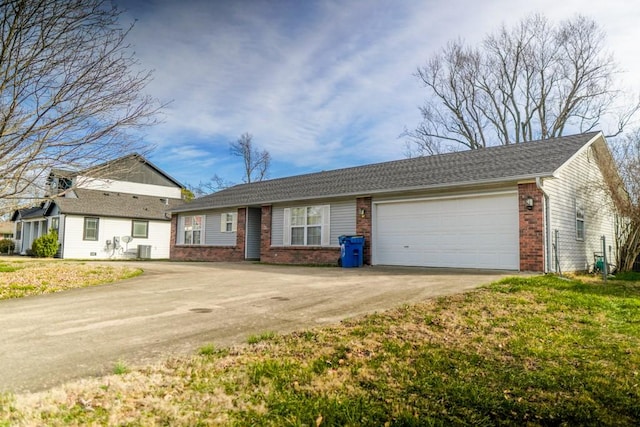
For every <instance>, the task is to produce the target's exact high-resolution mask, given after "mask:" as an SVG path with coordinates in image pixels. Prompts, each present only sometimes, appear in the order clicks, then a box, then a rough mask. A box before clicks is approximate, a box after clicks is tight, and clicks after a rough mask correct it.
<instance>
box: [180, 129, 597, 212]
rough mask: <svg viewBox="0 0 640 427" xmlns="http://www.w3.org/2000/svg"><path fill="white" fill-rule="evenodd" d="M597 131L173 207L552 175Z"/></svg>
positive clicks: (275, 183)
mask: <svg viewBox="0 0 640 427" xmlns="http://www.w3.org/2000/svg"><path fill="white" fill-rule="evenodd" d="M598 134H599V132H590V133H585V134H579V135H571V136H564V137H559V138H552V139H546V140H540V141H531V142H527V143H521V144H513V145H506V146H497V147H490V148H485V149H481V150H472V151H463V152H457V153H448V154H441V155H435V156H427V157H416V158H411V159H404V160H397V161H391V162H384V163H376V164H371V165H365V166H358V167H352V168H346V169H338V170H332V171H326V172H318V173H311V174H306V175H298V176H292V177H288V178H279V179H272V180H267V181H261V182H256V183H251V184H241V185H236V186H234V187H230V188H227V189H225V190H222V191H218V192H216V193H213V194H210V195H207V196H204V197H200V198H198V199H195V200H193V201H191V202H189V203H186V204H183V205H180V206H177V207H175V208H173V209H171V211H172V212H185V211H193V210H198V209H207V208H215V207H220V208H222V207H234V206H249V205H260V204H270V203H276V202H285V201H293V200H309V199H315V198H325V197H327V198H328V197H337V196H350V195H354V196H355V195H367V194H382V193H390V192H395V191H409V190H414V189H420V188H425V189H428V188H447V187H453V186H459V185H465V184H481V183H490V182H501V181H504V182H506V181H514V180H520V179H531V178H535V177H545V176H551V175H552V174H553V173H554V171H556V170H557V169H558V168H559V167H560V166H562V165H563V164H564V163H565V162H566V161H567V160H569V159H570V158H571V157H572V156H573V155H574V154H576V153H577V152H578V151H579V150H580V149H581V148H582V147H584V146H585V145H586V144H587V143H588V142H589V141H591V140H593V139H594V137H596V136H597V135H598Z"/></svg>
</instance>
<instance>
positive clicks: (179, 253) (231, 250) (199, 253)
mask: <svg viewBox="0 0 640 427" xmlns="http://www.w3.org/2000/svg"><path fill="white" fill-rule="evenodd" d="M171 259H172V260H174V261H243V260H244V250H242V251H241V250H239V249H238V248H237V247H236V246H182V245H176V246H174V247H172V249H171Z"/></svg>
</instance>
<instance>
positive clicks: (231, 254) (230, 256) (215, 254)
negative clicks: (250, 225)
mask: <svg viewBox="0 0 640 427" xmlns="http://www.w3.org/2000/svg"><path fill="white" fill-rule="evenodd" d="M246 214H247V210H246V209H244V208H241V209H238V222H237V225H238V227H237V232H236V245H235V246H206V245H201V246H189V245H177V244H176V243H175V242H176V233H177V230H178V227H177V225H178V216H177V215H173V216H172V217H171V246H170V248H169V251H170V252H169V254H170V255H169V256H170V258H171V259H172V260H176V261H242V260H244V256H245V253H244V248H245V229H244V228H245V223H246Z"/></svg>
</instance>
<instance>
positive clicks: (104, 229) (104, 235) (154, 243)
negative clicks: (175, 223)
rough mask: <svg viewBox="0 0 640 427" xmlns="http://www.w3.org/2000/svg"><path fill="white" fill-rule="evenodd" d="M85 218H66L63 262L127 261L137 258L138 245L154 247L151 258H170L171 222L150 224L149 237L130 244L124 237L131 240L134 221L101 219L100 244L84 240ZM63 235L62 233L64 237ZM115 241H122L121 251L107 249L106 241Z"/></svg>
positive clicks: (152, 221)
mask: <svg viewBox="0 0 640 427" xmlns="http://www.w3.org/2000/svg"><path fill="white" fill-rule="evenodd" d="M83 223H84V218H83V217H81V216H76V215H66V216H65V218H64V221H61V226H62V227H61V228H62V229H63V230H64V231H63V232H64V249H63V251H64V252H63V256H64V258H67V259H69V258H71V259H74V258H75V259H94V258H95V259H126V258H136V257H137V254H138V245H148V246H151V258H153V259H168V258H169V236H170V234H171V223H170V222H169V221H154V220H149V228H148V230H149V237H148V238H146V239H139V238H134V239H133V240H131V242H129V243H125V242H124V241H123V240H122V237H123V236H131V219H129V218H105V217H100V227H99V232H98V240H96V241H90V240H82V235H83V232H82V227H83ZM60 235H62V230H61V234H60ZM114 237H118V238H119V239H120V246H121V250H116V251H114V250H113V248H111V249H110V248H108V247H107V245H106V242H107V240H111V241H112V242H113V240H114Z"/></svg>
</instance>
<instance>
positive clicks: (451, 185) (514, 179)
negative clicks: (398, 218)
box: [167, 171, 554, 214]
mask: <svg viewBox="0 0 640 427" xmlns="http://www.w3.org/2000/svg"><path fill="white" fill-rule="evenodd" d="M553 177H554V171H549V172H542V173H537V174H528V175H518V176H510V177H501V178H492V179H484V180H479V181H458V182H454V183H445V184H433V185H418V186H411V187H398V188H388V189H379V190H363V191H355V192H349V193H335V194H326V195H319V196H315V197H306V198H304V199H303V198H299V197H295V198H286V199H275V200H257V201H254V202H251V203H244V204H225V205H215V206H194V207H189V206H185V207H184V208H178V209H169V210H167V212H169V213H171V214H176V213H183V212H196V211H203V210H208V209H227V208H237V207H242V206H247V205H272V204H276V203H289V202H295V201H299V200H314V199H336V198H342V197H358V196H362V195H364V194H366V195H371V196H373V195H381V194H390V193H404V192H415V191H421V190H424V191H432V190H451V189H453V188H457V187H480V186H485V185H492V184H501V183H503V184H510V183H517V182H520V181H535V179H536V178H553Z"/></svg>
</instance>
